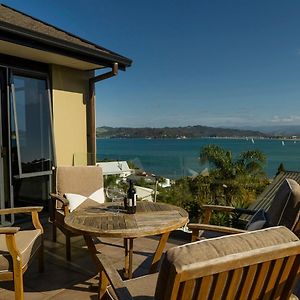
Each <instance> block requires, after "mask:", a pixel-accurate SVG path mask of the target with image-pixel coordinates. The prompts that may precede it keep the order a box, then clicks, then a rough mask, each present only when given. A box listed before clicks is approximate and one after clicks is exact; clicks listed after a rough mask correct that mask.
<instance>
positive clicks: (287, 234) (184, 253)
mask: <svg viewBox="0 0 300 300" xmlns="http://www.w3.org/2000/svg"><path fill="white" fill-rule="evenodd" d="M296 241H299V239H298V238H297V237H296V236H295V235H294V234H293V233H292V232H291V231H290V230H288V229H287V228H286V227H272V228H267V229H263V230H259V231H251V232H247V233H242V234H236V235H230V236H222V237H219V238H212V239H207V240H202V241H198V242H194V243H190V244H186V245H183V246H179V247H175V248H172V249H170V250H168V251H167V252H166V255H165V257H164V259H163V262H162V266H161V269H160V273H159V277H158V281H157V287H156V292H155V299H169V297H170V295H166V293H168V292H169V290H168V289H166V287H167V286H169V287H171V286H173V285H174V279H175V276H176V274H180V273H182V272H183V271H184V270H188V269H189V268H193V269H194V270H195V268H196V269H197V268H199V270H201V267H203V262H205V264H207V263H208V261H211V262H213V261H214V260H215V259H216V258H220V257H225V256H227V255H231V254H236V253H239V254H240V253H242V252H248V251H251V250H254V249H261V248H265V247H271V246H274V245H279V244H284V243H289V242H296Z"/></svg>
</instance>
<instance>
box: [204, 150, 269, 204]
mask: <svg viewBox="0 0 300 300" xmlns="http://www.w3.org/2000/svg"><path fill="white" fill-rule="evenodd" d="M265 161H266V157H265V155H264V154H263V153H262V152H261V151H259V150H250V151H245V152H242V153H240V155H239V156H238V157H237V158H233V156H232V153H231V151H229V150H225V149H223V148H221V147H219V146H217V145H208V146H205V147H203V148H202V149H201V151H200V162H201V163H205V162H208V163H209V165H210V175H209V176H210V177H211V184H210V191H211V193H212V194H213V196H214V200H213V201H214V202H215V203H216V204H225V205H234V204H235V202H239V203H240V202H241V200H242V203H244V204H245V205H246V203H249V202H251V201H252V200H253V199H255V197H256V195H257V189H259V188H260V187H261V186H262V185H263V186H265V184H266V182H267V180H266V175H265V173H264V170H263V167H264V164H265Z"/></svg>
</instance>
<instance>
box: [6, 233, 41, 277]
mask: <svg viewBox="0 0 300 300" xmlns="http://www.w3.org/2000/svg"><path fill="white" fill-rule="evenodd" d="M15 237H16V244H17V248H18V250H19V251H20V253H21V259H22V267H23V266H25V265H26V264H27V263H28V262H29V260H30V258H31V257H32V256H33V255H34V254H35V253H36V251H37V250H38V249H39V247H40V246H41V242H42V238H41V230H40V229H35V230H21V231H19V232H17V233H16V235H15ZM12 270H13V266H12V258H11V256H10V254H9V252H8V249H7V246H6V238H5V234H0V273H1V272H5V271H12Z"/></svg>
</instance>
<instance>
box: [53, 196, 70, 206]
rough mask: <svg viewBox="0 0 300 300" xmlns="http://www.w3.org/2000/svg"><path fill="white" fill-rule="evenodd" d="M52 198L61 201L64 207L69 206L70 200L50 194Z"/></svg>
mask: <svg viewBox="0 0 300 300" xmlns="http://www.w3.org/2000/svg"><path fill="white" fill-rule="evenodd" d="M50 197H51V199H53V200H56V201H59V202H60V203H61V204H62V205H63V206H68V205H69V200H68V199H66V198H65V197H63V196H61V195H58V194H53V193H50Z"/></svg>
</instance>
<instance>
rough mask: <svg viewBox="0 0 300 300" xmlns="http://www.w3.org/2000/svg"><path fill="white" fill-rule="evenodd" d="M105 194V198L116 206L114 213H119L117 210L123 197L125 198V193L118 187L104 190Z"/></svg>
mask: <svg viewBox="0 0 300 300" xmlns="http://www.w3.org/2000/svg"><path fill="white" fill-rule="evenodd" d="M106 194H107V197H108V198H109V199H110V200H111V202H112V203H113V204H114V205H115V204H116V203H117V205H116V211H117V213H119V208H120V202H122V201H123V199H124V197H125V192H124V191H123V190H122V189H121V188H118V187H108V188H107V189H106Z"/></svg>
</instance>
